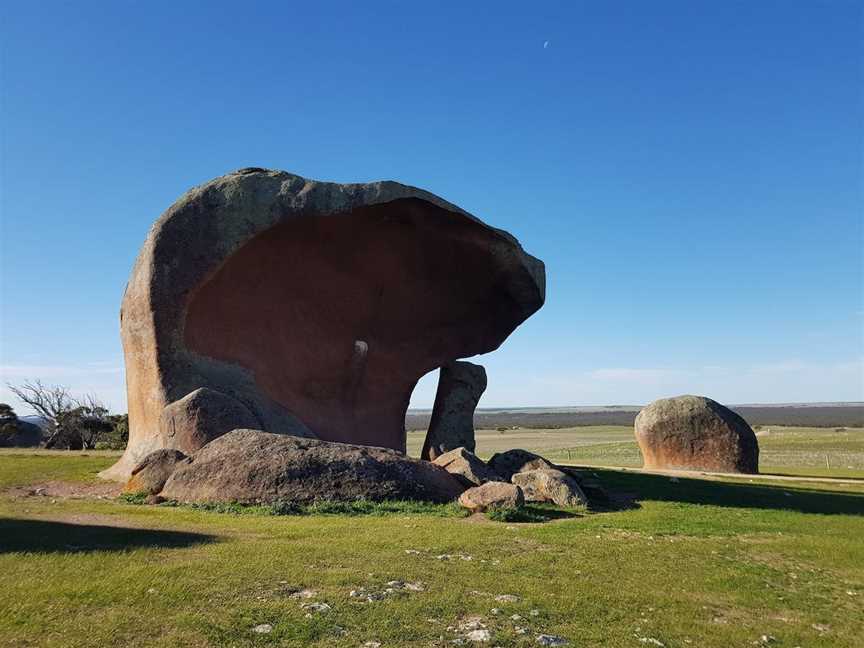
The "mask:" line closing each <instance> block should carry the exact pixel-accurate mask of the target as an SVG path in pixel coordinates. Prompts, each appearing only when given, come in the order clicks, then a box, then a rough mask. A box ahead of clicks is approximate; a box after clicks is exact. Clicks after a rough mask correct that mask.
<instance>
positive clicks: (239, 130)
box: [0, 0, 864, 410]
mask: <svg viewBox="0 0 864 648" xmlns="http://www.w3.org/2000/svg"><path fill="white" fill-rule="evenodd" d="M862 27H864V20H862V5H861V3H860V2H855V1H848V2H847V1H843V0H836V1H831V2H815V1H807V2H792V1H782V2H768V1H760V2H749V1H747V2H733V1H727V0H723V1H721V0H717V1H715V2H699V1H696V2H694V1H692V0H686V1H681V2H666V1H662V0H657V1H652V2H641V1H635V0H633V1H630V2H590V3H589V2H561V3H546V2H533V3H526V2H518V3H502V2H485V3H479V2H477V3H457V2H443V3H442V2H434V3H433V2H429V3H422V4H421V3H406V2H388V3H378V2H362V3H361V2H345V3H329V2H315V3H310V2H303V3H299V2H298V3H289V2H278V3H277V2H274V3H264V2H250V3H237V2H231V3H219V2H191V1H182V2H175V3H169V2H149V3H144V2H138V3H133V2H99V3H97V2H78V3H71V2H68V3H65V2H64V3H59V2H34V3H27V2H6V3H3V5H2V27H0V29H2V35H0V36H2V38H0V40H2V48H3V50H2V79H0V87H2V175H0V180H2V198H0V200H2V203H0V208H2V234H0V236H2V243H0V253H2V260H0V264H2V265H0V268H2V285H0V290H2V316H0V317H2V319H0V324H2V330H0V340H2V348H0V364H2V382H4V383H5V382H6V381H12V382H18V381H20V380H21V379H22V378H25V377H30V378H37V377H41V378H42V379H43V380H46V381H48V382H57V383H62V384H66V385H69V386H70V387H72V388H73V389H75V390H78V391H94V392H96V393H97V394H98V395H100V396H102V397H103V398H104V399H105V400H107V401H108V402H109V403H110V404H111V405H112V406H113V407H114V408H115V409H120V410H122V409H123V408H124V407H125V398H124V387H123V374H122V353H121V348H120V342H119V326H118V311H119V304H120V298H121V295H122V292H123V287H124V285H125V282H126V279H127V276H128V273H129V270H130V268H131V265H132V262H133V259H134V257H135V255H136V254H137V252H138V248H139V246H140V245H141V243H142V242H143V240H144V237H145V234H146V232H147V230H148V228H149V227H150V225H151V224H152V222H153V221H154V220H155V219H156V218H157V217H158V216H159V214H160V213H161V212H162V211H163V210H165V208H167V207H168V206H169V205H170V204H171V203H172V202H173V201H174V200H175V199H176V198H177V197H179V196H180V194H182V193H183V192H184V191H185V190H187V189H188V188H190V187H191V186H193V185H196V184H199V183H201V182H204V181H206V180H209V179H211V178H213V177H215V176H218V175H221V174H223V173H226V172H228V171H231V170H233V169H237V168H239V167H244V166H265V167H272V168H279V169H285V170H288V171H292V172H295V173H298V174H300V175H304V176H308V177H311V178H317V179H325V180H335V181H367V180H378V179H394V180H399V181H401V182H405V183H408V184H413V185H417V186H420V187H423V188H426V189H429V190H431V191H433V192H435V193H437V194H439V195H441V196H443V197H444V198H446V199H448V200H450V201H452V202H455V203H457V204H459V205H460V206H462V207H463V208H465V209H467V210H469V211H470V212H472V213H474V214H476V215H477V216H479V217H480V218H482V219H484V220H486V221H487V222H488V223H490V224H493V225H495V226H498V227H502V228H504V229H507V230H509V231H511V232H512V233H513V234H515V235H516V236H517V237H518V238H519V239H520V241H521V242H522V244H523V245H524V247H525V248H526V249H527V250H528V251H529V252H531V253H532V254H534V255H535V256H538V257H540V258H542V259H543V260H544V261H545V262H546V270H547V278H548V294H547V302H546V305H545V306H544V308H543V309H542V310H541V311H540V312H539V313H537V314H536V315H535V316H534V317H533V318H532V319H531V320H529V321H528V322H527V323H526V324H524V325H523V326H522V327H521V328H520V329H518V330H517V331H516V333H514V335H513V336H512V337H511V338H510V339H509V340H508V341H507V342H506V343H505V344H504V346H502V348H501V349H499V350H498V351H497V352H496V353H494V354H491V355H489V356H487V357H484V358H482V359H480V362H482V363H483V364H485V365H486V366H487V369H488V371H489V377H490V380H489V389H488V391H487V393H486V395H485V396H484V399H483V401H481V406H484V405H485V406H505V405H512V406H516V405H526V406H527V405H571V404H572V405H578V404H607V403H643V402H647V401H649V400H652V399H654V398H658V397H661V396H668V395H673V394H677V393H682V392H690V393H704V394H706V395H709V396H712V397H714V398H716V399H718V400H721V401H726V402H730V403H743V402H789V401H829V400H830V401H839V400H864V369H862V362H864V285H862V283H864V279H862V276H864V270H862V254H864V252H862V249H864V232H862V199H864V170H862V148H864V139H862V114H864V94H862V87H864V86H862V83H864V75H862V54H864V49H862V33H864V30H862ZM434 386H435V382H434V380H432V379H430V378H426V379H424V380H423V381H421V384H420V386H419V388H418V390H417V392H416V394H415V399H414V401H413V403H414V405H415V406H428V405H430V404H431V400H432V397H433V394H434ZM8 398H10V397H9V395H8V392H7V391H5V388H4V389H3V390H2V391H0V400H3V399H8Z"/></svg>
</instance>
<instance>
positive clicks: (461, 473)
mask: <svg viewBox="0 0 864 648" xmlns="http://www.w3.org/2000/svg"><path fill="white" fill-rule="evenodd" d="M432 463H433V464H435V465H436V466H441V467H442V468H444V470H446V471H447V472H449V473H450V474H451V475H455V476H456V477H457V478H458V479H459V480H460V481H461V482H462V483H463V484H464V485H465V486H468V487H470V486H479V485H480V484H484V483H486V482H488V481H499V480H500V477H498V475H496V474H495V473H494V472H492V470H491V469H490V468H489V466H487V465H486V464H485V463H483V461H482V460H481V459H480V458H479V457H478V456H477V455H475V454H474V453H473V452H469V451H468V450H466V449H465V448H456V449H455V450H451V451H450V452H445V453H444V454H442V455H441V456H439V457H438V458H437V459H435V460H434V461H433V462H432Z"/></svg>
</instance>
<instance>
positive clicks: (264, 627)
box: [252, 623, 273, 634]
mask: <svg viewBox="0 0 864 648" xmlns="http://www.w3.org/2000/svg"><path fill="white" fill-rule="evenodd" d="M252 632H254V633H256V634H270V633H271V632H273V626H272V625H270V624H269V623H262V624H260V625H256V626H255V627H254V628H252Z"/></svg>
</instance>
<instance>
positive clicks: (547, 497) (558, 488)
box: [512, 468, 588, 508]
mask: <svg viewBox="0 0 864 648" xmlns="http://www.w3.org/2000/svg"><path fill="white" fill-rule="evenodd" d="M512 482H513V483H514V484H516V485H517V486H519V487H520V488H521V489H522V492H523V493H524V495H525V501H526V502H552V503H553V504H556V505H557V506H563V507H567V508H577V507H584V506H587V505H588V498H587V497H585V493H583V492H582V489H581V488H580V487H579V484H578V482H577V481H576V480H575V479H573V477H571V476H570V475H568V474H567V473H564V472H562V471H560V470H554V469H548V468H545V469H541V470H523V471H522V472H518V473H516V474H515V475H513V477H512Z"/></svg>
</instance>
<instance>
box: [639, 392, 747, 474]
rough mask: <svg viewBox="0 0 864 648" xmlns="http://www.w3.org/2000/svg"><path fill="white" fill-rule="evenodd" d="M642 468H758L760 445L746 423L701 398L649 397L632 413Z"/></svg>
mask: <svg viewBox="0 0 864 648" xmlns="http://www.w3.org/2000/svg"><path fill="white" fill-rule="evenodd" d="M635 430H636V441H637V442H638V443H639V449H640V450H641V451H642V457H643V458H644V461H645V468H656V469H677V470H707V471H711V472H737V473H757V472H759V445H758V442H757V441H756V435H755V434H754V433H753V430H752V429H751V428H750V426H749V425H748V424H747V422H746V421H745V420H744V419H743V418H741V417H740V416H738V414H736V413H735V412H733V411H732V410H730V409H729V408H727V407H724V406H723V405H721V404H720V403H718V402H716V401H713V400H711V399H710V398H704V397H702V396H678V397H676V398H664V399H661V400H658V401H654V402H653V403H651V404H650V405H649V406H648V407H646V408H644V409H643V410H642V411H641V412H639V415H638V416H637V417H636V425H635Z"/></svg>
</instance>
